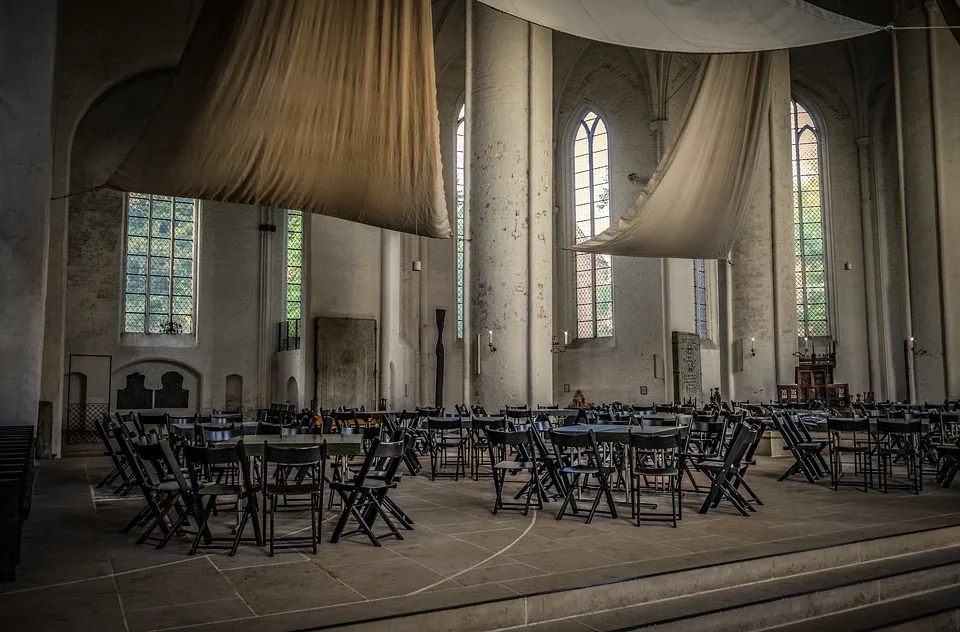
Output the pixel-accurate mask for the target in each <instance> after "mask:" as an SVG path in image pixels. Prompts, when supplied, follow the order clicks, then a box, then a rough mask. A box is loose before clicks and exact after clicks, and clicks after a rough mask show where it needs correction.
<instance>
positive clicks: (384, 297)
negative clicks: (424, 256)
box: [380, 228, 400, 409]
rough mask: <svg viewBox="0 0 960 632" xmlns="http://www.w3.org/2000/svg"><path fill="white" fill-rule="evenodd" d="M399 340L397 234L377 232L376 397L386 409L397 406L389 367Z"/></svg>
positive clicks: (398, 235) (388, 231) (398, 258)
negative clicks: (377, 381)
mask: <svg viewBox="0 0 960 632" xmlns="http://www.w3.org/2000/svg"><path fill="white" fill-rule="evenodd" d="M399 341H400V233H397V232H394V231H392V230H387V229H385V228H384V229H381V230H380V397H381V398H386V400H387V408H388V409H389V408H391V407H393V406H394V405H396V403H397V393H396V392H394V391H395V390H396V385H395V384H392V383H391V376H392V375H394V374H395V370H396V367H394V370H393V371H392V370H391V369H390V365H391V363H393V362H396V361H397V360H398V359H397V358H395V356H394V353H393V352H392V349H393V347H394V346H395V345H398V344H399Z"/></svg>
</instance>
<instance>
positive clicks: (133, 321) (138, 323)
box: [123, 313, 144, 333]
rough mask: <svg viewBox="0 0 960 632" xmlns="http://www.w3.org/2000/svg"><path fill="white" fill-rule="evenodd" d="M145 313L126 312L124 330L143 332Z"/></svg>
mask: <svg viewBox="0 0 960 632" xmlns="http://www.w3.org/2000/svg"><path fill="white" fill-rule="evenodd" d="M143 321H144V316H143V314H129V313H128V314H125V315H124V319H123V330H124V331H125V332H129V333H143Z"/></svg>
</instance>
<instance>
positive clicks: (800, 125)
mask: <svg viewBox="0 0 960 632" xmlns="http://www.w3.org/2000/svg"><path fill="white" fill-rule="evenodd" d="M790 123H791V127H792V131H793V133H792V135H791V155H792V167H793V226H794V228H793V236H794V240H795V242H796V248H797V258H796V280H797V281H796V282H797V336H798V337H800V338H807V337H811V338H812V337H825V336H830V317H829V313H830V312H829V308H828V305H829V291H828V284H827V258H826V238H825V237H826V221H825V213H826V209H825V207H824V199H823V187H822V186H821V185H822V182H823V173H822V164H823V160H822V153H821V147H820V130H819V129H818V127H817V124H816V121H815V120H814V118H813V117H812V116H811V115H810V112H809V111H808V110H807V109H806V108H804V107H803V105H801V104H799V103H797V102H796V101H792V102H791V103H790Z"/></svg>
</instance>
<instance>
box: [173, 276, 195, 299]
mask: <svg viewBox="0 0 960 632" xmlns="http://www.w3.org/2000/svg"><path fill="white" fill-rule="evenodd" d="M173 293H174V294H176V295H179V296H190V295H192V294H193V279H190V278H184V277H173Z"/></svg>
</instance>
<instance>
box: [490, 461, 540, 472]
mask: <svg viewBox="0 0 960 632" xmlns="http://www.w3.org/2000/svg"><path fill="white" fill-rule="evenodd" d="M493 468H494V469H495V470H529V469H532V468H533V461H500V462H499V463H497V464H496V465H494V466H493Z"/></svg>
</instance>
